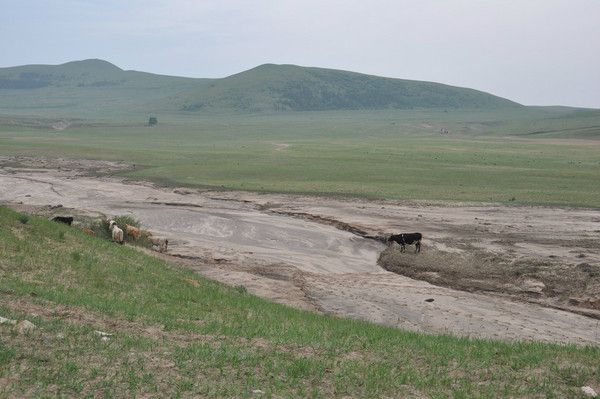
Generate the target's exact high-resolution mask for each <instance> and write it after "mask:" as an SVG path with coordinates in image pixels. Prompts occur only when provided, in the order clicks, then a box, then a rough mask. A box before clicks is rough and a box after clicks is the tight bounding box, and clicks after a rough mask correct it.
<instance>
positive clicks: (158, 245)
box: [148, 237, 169, 252]
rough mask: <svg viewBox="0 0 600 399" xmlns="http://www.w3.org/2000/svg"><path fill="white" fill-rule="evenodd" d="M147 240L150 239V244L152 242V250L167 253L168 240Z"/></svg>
mask: <svg viewBox="0 0 600 399" xmlns="http://www.w3.org/2000/svg"><path fill="white" fill-rule="evenodd" d="M148 238H149V239H150V242H152V249H154V250H155V251H158V252H167V248H168V246H169V240H167V239H166V238H164V239H163V238H152V237H148Z"/></svg>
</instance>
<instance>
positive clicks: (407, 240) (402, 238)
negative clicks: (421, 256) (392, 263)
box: [388, 233, 423, 253]
mask: <svg viewBox="0 0 600 399" xmlns="http://www.w3.org/2000/svg"><path fill="white" fill-rule="evenodd" d="M422 238H423V235H422V234H421V233H403V234H392V235H391V236H390V238H388V243H389V244H391V243H392V242H396V243H398V244H400V252H406V246H407V245H412V244H415V253H417V252H421V239H422Z"/></svg>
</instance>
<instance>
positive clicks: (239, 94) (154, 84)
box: [0, 60, 520, 117]
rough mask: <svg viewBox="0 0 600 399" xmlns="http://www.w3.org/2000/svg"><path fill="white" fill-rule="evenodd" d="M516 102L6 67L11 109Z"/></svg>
mask: <svg viewBox="0 0 600 399" xmlns="http://www.w3.org/2000/svg"><path fill="white" fill-rule="evenodd" d="M515 107H520V105H519V104H516V103H514V102H512V101H509V100H506V99H503V98H500V97H496V96H493V95H491V94H488V93H483V92H480V91H476V90H472V89H465V88H458V87H452V86H447V85H443V84H439V83H432V82H419V81H410V80H402V79H391V78H383V77H378V76H370V75H364V74H360V73H354V72H346V71H338V70H332V69H322V68H308V67H300V66H294V65H273V64H267V65H262V66H259V67H256V68H254V69H251V70H249V71H245V72H242V73H239V74H236V75H233V76H229V77H226V78H222V79H193V78H182V77H173V76H162V75H154V74H149V73H143V72H136V71H124V70H122V69H120V68H118V67H116V66H115V65H113V64H111V63H109V62H106V61H102V60H84V61H74V62H69V63H66V64H62V65H25V66H19V67H11V68H0V113H4V114H21V115H24V114H28V115H40V116H55V117H75V116H77V117H94V116H95V117H102V116H103V115H104V114H108V113H110V114H111V116H113V117H114V116H115V115H117V116H121V115H124V114H127V113H128V112H129V113H140V112H146V113H158V112H178V111H187V112H190V111H209V112H215V111H216V112H274V111H307V110H310V111H324V110H353V109H390V108H391V109H413V108H451V109H458V108H473V109H503V108H515Z"/></svg>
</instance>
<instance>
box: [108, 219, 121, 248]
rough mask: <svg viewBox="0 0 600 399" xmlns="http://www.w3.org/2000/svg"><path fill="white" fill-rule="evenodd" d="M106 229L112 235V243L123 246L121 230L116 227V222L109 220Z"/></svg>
mask: <svg viewBox="0 0 600 399" xmlns="http://www.w3.org/2000/svg"><path fill="white" fill-rule="evenodd" d="M108 229H109V230H110V232H111V233H112V239H113V241H114V242H118V243H119V244H123V230H121V229H120V228H119V226H117V222H115V221H114V220H111V221H110V222H108Z"/></svg>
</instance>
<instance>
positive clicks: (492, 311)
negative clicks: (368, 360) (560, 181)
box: [0, 165, 600, 344]
mask: <svg viewBox="0 0 600 399" xmlns="http://www.w3.org/2000/svg"><path fill="white" fill-rule="evenodd" d="M84 169H85V168H83V167H80V168H79V169H78V168H70V169H65V168H62V169H60V170H59V169H58V168H49V167H48V165H45V168H44V169H41V168H37V169H36V168H33V167H26V168H24V167H2V168H0V201H1V202H2V203H6V204H9V205H14V206H17V207H18V206H19V205H16V204H18V203H21V204H23V205H21V206H27V205H31V206H35V205H57V204H61V205H63V207H65V208H73V209H75V210H77V211H79V212H84V213H90V214H94V213H98V212H101V213H104V214H106V215H109V216H112V215H121V214H132V215H133V216H134V217H136V218H137V219H139V220H140V221H141V222H142V224H143V226H144V227H145V228H148V229H150V230H152V231H153V232H155V233H156V234H157V235H161V236H164V237H167V238H168V239H169V255H170V256H175V257H177V261H178V262H179V263H184V264H186V265H187V266H189V267H192V268H194V269H195V270H197V271H198V272H199V273H201V274H203V275H205V276H207V277H209V278H213V279H216V280H219V281H222V282H225V283H228V284H232V285H237V284H243V285H244V286H246V287H247V288H248V290H250V291H251V292H253V293H255V294H257V295H260V296H263V297H266V298H269V299H272V300H275V301H278V302H281V303H286V304H290V305H293V306H297V307H300V308H305V309H312V310H317V311H322V312H325V313H331V314H337V315H343V316H349V317H353V318H358V319H363V320H368V321H373V322H376V323H381V324H385V325H389V326H396V327H400V328H404V329H409V330H414V331H424V332H431V333H449V334H455V335H461V336H472V337H485V338H500V339H526V340H541V341H549V342H573V343H579V344H586V343H595V344H600V328H599V327H598V320H596V319H593V318H590V317H586V316H583V315H579V314H575V313H571V312H567V311H563V310H558V309H553V308H549V307H544V306H540V305H537V304H534V303H526V302H520V301H514V300H511V299H510V298H505V297H501V296H497V295H485V294H481V293H470V292H465V291H459V290H454V289H451V288H447V287H440V286H436V285H432V284H430V283H428V282H425V281H421V280H414V279H411V278H408V277H405V276H402V275H398V274H394V273H391V272H388V271H385V270H383V269H382V268H380V267H379V266H378V265H377V258H378V256H379V254H380V253H381V252H382V251H383V250H384V249H385V246H384V245H383V244H381V243H379V242H377V241H375V240H371V239H366V238H363V237H360V236H359V235H355V234H353V233H350V232H348V231H345V230H342V229H340V228H339V227H340V225H339V224H345V223H348V224H352V226H359V227H360V228H361V229H364V231H366V232H368V233H374V234H383V233H388V232H391V231H393V230H392V229H394V226H396V227H395V228H398V227H397V226H411V227H408V228H407V229H409V230H416V229H417V228H419V229H423V228H425V229H427V227H426V226H425V227H424V224H423V223H425V222H422V221H421V222H418V223H415V224H410V222H409V219H414V218H416V217H417V214H420V215H421V218H424V219H427V218H433V217H434V216H433V215H436V217H437V215H438V214H441V215H445V216H444V217H450V216H447V215H451V214H452V213H453V212H454V211H456V212H455V213H457V214H461V213H464V212H465V211H464V210H463V209H462V208H460V207H452V206H448V207H447V208H446V209H441V208H440V206H431V207H429V206H425V205H420V206H417V205H407V204H394V203H391V202H370V201H360V200H356V201H351V200H347V201H344V200H333V199H324V198H310V197H303V196H291V195H275V194H272V195H271V194H264V195H263V194H255V193H243V192H216V191H201V190H189V189H175V190H173V189H166V188H157V187H155V186H153V185H151V184H145V183H131V182H127V181H125V180H123V179H120V178H108V177H102V178H99V177H93V176H89V175H87V174H86V173H85V170H84ZM429 212H430V214H429V215H428V213H429ZM549 214H552V213H549ZM315 215H318V216H315ZM409 215H410V216H409ZM447 222H449V224H452V223H450V221H447ZM336 223H337V225H336ZM419 223H420V224H419ZM447 224H448V223H447ZM375 226H379V229H377V228H375ZM412 227H414V228H412ZM423 233H424V234H426V236H427V235H428V234H429V237H432V238H433V240H429V241H426V242H425V246H424V251H427V250H428V247H429V248H436V246H437V247H440V246H444V245H445V244H443V240H442V239H441V238H440V239H439V240H438V241H435V239H436V237H442V235H443V234H441V233H440V231H435V229H434V228H433V227H431V228H430V229H429V231H423ZM411 249H412V248H411ZM411 249H409V251H410V250H411ZM446 249H448V248H446ZM448 250H449V251H451V250H452V249H448ZM528 250H530V248H529V249H528ZM431 299H433V301H426V300H431Z"/></svg>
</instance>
